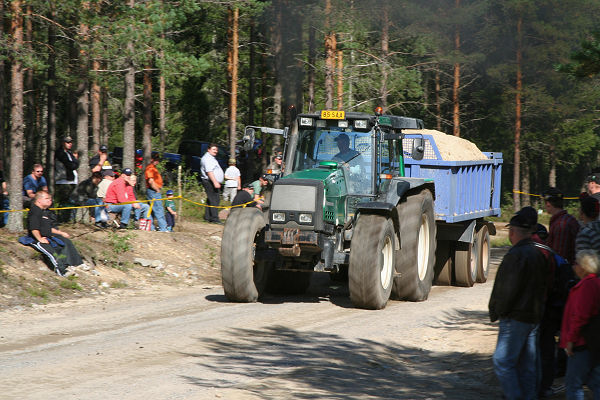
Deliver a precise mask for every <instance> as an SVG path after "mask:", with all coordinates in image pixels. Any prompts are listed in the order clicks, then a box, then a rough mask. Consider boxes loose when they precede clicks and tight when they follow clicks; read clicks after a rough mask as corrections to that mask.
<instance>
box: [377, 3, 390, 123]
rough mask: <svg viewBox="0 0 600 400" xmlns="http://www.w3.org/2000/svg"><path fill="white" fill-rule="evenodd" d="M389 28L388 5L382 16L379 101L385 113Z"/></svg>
mask: <svg viewBox="0 0 600 400" xmlns="http://www.w3.org/2000/svg"><path fill="white" fill-rule="evenodd" d="M389 28H390V20H389V12H388V6H387V5H386V4H384V5H383V10H382V15H381V60H382V63H381V88H380V89H379V90H380V91H379V101H380V106H381V108H382V109H383V113H384V114H385V113H387V111H388V104H387V98H388V79H389V78H388V76H389V67H388V59H387V58H388V54H389V51H390V36H389Z"/></svg>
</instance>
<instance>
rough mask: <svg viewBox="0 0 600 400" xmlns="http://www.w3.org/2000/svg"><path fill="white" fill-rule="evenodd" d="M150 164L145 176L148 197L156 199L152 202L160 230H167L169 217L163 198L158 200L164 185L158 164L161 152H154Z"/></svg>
mask: <svg viewBox="0 0 600 400" xmlns="http://www.w3.org/2000/svg"><path fill="white" fill-rule="evenodd" d="M150 157H151V160H150V164H148V165H147V166H146V170H145V171H144V177H145V178H146V199H147V200H154V201H153V202H152V215H154V217H155V218H156V223H157V224H158V230H159V231H160V232H168V231H167V219H166V218H165V209H164V208H163V202H162V200H157V199H160V198H162V197H161V193H160V191H161V189H162V187H163V179H162V175H161V174H160V172H159V171H158V168H156V166H157V165H158V164H159V163H160V154H158V153H155V152H152V154H151V156H150Z"/></svg>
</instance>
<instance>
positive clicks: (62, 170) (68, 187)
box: [54, 136, 79, 211]
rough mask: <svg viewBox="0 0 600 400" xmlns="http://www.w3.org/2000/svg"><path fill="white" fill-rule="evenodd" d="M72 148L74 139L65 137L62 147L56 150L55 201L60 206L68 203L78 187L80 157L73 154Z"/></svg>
mask: <svg viewBox="0 0 600 400" xmlns="http://www.w3.org/2000/svg"><path fill="white" fill-rule="evenodd" d="M72 148H73V138H71V136H65V137H64V138H63V141H62V146H61V147H60V149H58V150H56V153H55V155H54V182H55V184H56V194H55V196H54V199H55V200H56V202H57V203H58V204H59V205H63V204H65V203H66V202H67V200H68V199H69V196H70V194H71V192H72V191H73V190H74V189H75V187H76V186H77V168H78V167H79V155H78V154H77V152H73V151H72V150H71V149H72ZM67 211H68V210H67Z"/></svg>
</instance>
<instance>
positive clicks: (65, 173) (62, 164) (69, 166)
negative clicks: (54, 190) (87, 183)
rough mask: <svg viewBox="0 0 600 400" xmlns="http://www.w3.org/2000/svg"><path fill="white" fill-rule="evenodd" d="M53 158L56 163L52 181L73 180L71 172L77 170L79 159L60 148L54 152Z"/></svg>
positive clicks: (73, 175)
mask: <svg viewBox="0 0 600 400" xmlns="http://www.w3.org/2000/svg"><path fill="white" fill-rule="evenodd" d="M67 153H69V154H67ZM69 156H70V159H69ZM54 158H55V161H56V162H55V165H54V180H55V181H60V180H63V179H65V180H67V181H72V180H74V179H75V174H74V173H73V171H74V170H76V169H77V168H79V159H77V158H75V156H74V155H73V153H72V152H70V151H68V150H65V149H64V148H62V147H61V148H60V149H58V150H56V155H55V157H54Z"/></svg>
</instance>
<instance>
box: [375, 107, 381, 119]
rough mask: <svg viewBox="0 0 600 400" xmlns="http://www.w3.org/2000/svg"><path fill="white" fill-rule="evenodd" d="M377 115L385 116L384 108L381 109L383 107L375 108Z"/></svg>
mask: <svg viewBox="0 0 600 400" xmlns="http://www.w3.org/2000/svg"><path fill="white" fill-rule="evenodd" d="M375 115H377V116H378V117H379V116H380V115H383V108H381V107H375Z"/></svg>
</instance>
